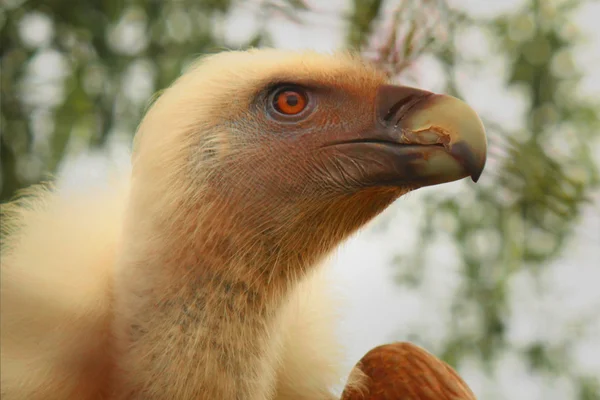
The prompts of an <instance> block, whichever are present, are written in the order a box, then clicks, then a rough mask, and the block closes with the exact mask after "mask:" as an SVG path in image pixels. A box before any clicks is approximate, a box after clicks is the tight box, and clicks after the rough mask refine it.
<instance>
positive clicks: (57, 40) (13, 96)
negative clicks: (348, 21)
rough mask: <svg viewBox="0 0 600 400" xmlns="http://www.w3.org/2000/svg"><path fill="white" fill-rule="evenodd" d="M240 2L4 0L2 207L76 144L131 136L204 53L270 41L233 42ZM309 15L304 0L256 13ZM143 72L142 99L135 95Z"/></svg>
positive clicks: (269, 5) (267, 5) (0, 11)
mask: <svg viewBox="0 0 600 400" xmlns="http://www.w3.org/2000/svg"><path fill="white" fill-rule="evenodd" d="M234 3H239V2H234V1H232V0H197V1H178V0H171V1H162V0H128V1H124V0H86V1H67V0H29V1H21V0H6V1H3V2H2V3H1V5H0V7H1V8H0V28H1V30H2V35H1V46H0V59H1V63H2V65H1V66H2V77H1V79H2V81H1V87H2V93H1V99H2V109H1V112H2V113H1V132H2V136H1V140H0V145H1V149H0V156H1V165H2V174H1V178H2V180H1V182H0V184H1V190H0V201H6V200H8V199H10V198H11V197H12V196H13V195H14V193H15V191H16V190H18V189H19V188H22V187H25V186H28V185H30V184H31V183H35V182H38V181H40V180H41V179H44V178H45V174H47V173H54V172H56V170H57V168H58V167H59V165H60V162H61V161H62V160H63V159H64V156H65V154H66V153H67V152H68V148H69V147H70V146H71V147H79V148H81V147H88V146H89V147H102V146H104V145H105V144H106V143H107V141H108V140H110V137H111V134H113V133H115V132H117V133H119V132H127V133H129V134H130V135H132V134H133V132H135V128H136V125H137V123H138V122H139V120H140V117H141V115H142V113H143V110H144V108H145V106H146V105H147V104H148V99H149V98H150V96H151V95H152V94H153V93H154V92H155V91H156V90H159V89H162V88H165V87H166V86H168V85H169V84H170V83H171V82H172V81H173V80H174V79H175V78H176V77H177V76H178V75H180V74H181V72H182V70H183V69H184V68H185V66H186V64H187V63H188V62H189V61H191V60H193V59H194V58H196V57H197V56H199V55H201V54H205V53H210V52H217V51H219V50H222V49H223V48H240V47H241V48H245V47H247V46H259V45H262V44H265V43H268V39H269V38H268V35H267V33H266V32H265V31H264V30H261V31H259V32H256V33H255V34H254V35H252V36H249V37H248V41H247V43H245V44H242V45H241V46H240V45H236V46H230V45H229V44H228V43H226V40H225V38H224V35H223V33H222V29H221V26H222V22H223V19H224V18H225V16H226V14H227V12H228V11H229V10H230V9H231V7H232V6H233V5H234ZM305 8H306V6H305V5H304V3H303V1H301V0H287V1H283V2H282V1H273V2H271V1H263V2H261V3H260V7H259V8H258V9H257V12H259V13H262V15H263V18H266V17H268V15H269V13H273V12H282V13H284V14H286V15H288V16H293V15H294V12H295V11H296V10H300V9H305ZM51 70H53V71H54V72H52V71H51ZM40 71H41V72H42V73H41V75H40ZM140 73H141V74H143V75H144V76H145V77H146V81H147V82H144V83H145V84H146V94H145V96H144V94H143V93H142V95H143V96H142V98H139V95H137V96H136V95H135V94H133V95H132V94H131V93H129V92H128V85H130V84H131V82H132V80H135V79H136V75H139V74H140Z"/></svg>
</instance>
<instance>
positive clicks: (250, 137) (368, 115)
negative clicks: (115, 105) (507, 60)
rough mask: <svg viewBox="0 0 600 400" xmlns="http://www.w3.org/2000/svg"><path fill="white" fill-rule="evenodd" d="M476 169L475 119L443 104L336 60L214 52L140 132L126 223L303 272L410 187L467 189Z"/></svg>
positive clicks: (480, 148) (459, 106) (480, 151)
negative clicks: (223, 242)
mask: <svg viewBox="0 0 600 400" xmlns="http://www.w3.org/2000/svg"><path fill="white" fill-rule="evenodd" d="M485 161H486V136H485V132H484V127H483V125H482V122H481V120H480V119H479V118H478V116H477V115H476V113H475V112H474V111H473V110H472V109H471V108H470V107H469V106H468V105H466V104H465V103H464V102H462V101H460V100H458V99H456V98H454V97H451V96H447V95H439V94H434V93H431V92H428V91H424V90H419V89H415V88H410V87H405V86H395V85H391V84H390V83H389V82H388V81H387V79H386V77H385V76H384V75H383V73H381V72H379V71H378V70H376V69H375V68H374V67H373V66H370V65H368V64H366V63H365V62H364V61H361V60H360V59H359V58H357V57H354V56H351V55H347V54H333V55H325V54H318V53H313V52H304V53H297V52H286V51H281V50H269V49H265V50H252V51H245V52H235V51H232V52H225V53H220V54H217V55H211V56H208V57H206V58H204V59H202V60H200V62H199V63H197V64H196V65H194V66H192V67H191V68H190V69H189V70H188V71H187V72H186V73H185V74H184V75H183V76H182V77H180V78H179V79H178V80H177V81H176V82H175V83H174V84H173V85H172V86H171V87H170V88H168V89H167V90H166V91H165V92H164V93H163V94H162V95H161V96H160V97H159V98H158V100H157V101H156V102H155V103H154V104H153V105H152V107H151V109H150V110H149V112H148V113H147V115H146V117H145V118H144V120H143V121H142V123H141V126H140V129H139V131H138V135H137V138H136V143H135V152H134V157H133V175H132V176H133V182H132V184H133V187H134V190H133V191H132V193H133V194H132V196H133V197H134V198H133V199H132V201H133V202H134V203H135V207H134V208H133V210H134V211H132V213H130V214H131V215H133V218H135V219H136V221H137V222H138V223H137V224H136V225H137V226H142V225H143V224H140V223H139V221H140V219H145V216H147V215H148V213H152V214H154V216H155V217H156V218H154V219H153V220H154V221H157V223H159V224H161V226H163V227H164V226H166V225H165V224H167V225H168V224H170V223H173V222H177V223H179V224H181V223H182V222H183V220H185V221H188V222H189V224H188V226H189V229H188V230H185V229H184V230H181V229H180V230H179V231H182V232H184V233H185V234H186V235H188V236H189V233H190V231H197V230H198V229H197V227H200V228H201V229H202V231H203V232H213V236H214V235H216V233H214V232H217V231H222V232H225V231H226V232H227V233H226V234H225V233H224V235H226V236H227V242H228V243H229V245H231V246H233V247H236V248H237V249H238V250H240V246H250V247H252V250H251V251H252V253H253V257H258V256H259V254H265V255H266V256H268V257H272V256H273V254H274V253H277V257H279V258H280V260H281V261H286V262H287V263H288V264H289V262H293V261H299V262H301V263H302V264H304V265H306V264H307V263H311V262H313V261H315V257H318V256H319V255H322V254H324V253H326V252H327V251H328V250H330V249H331V248H332V247H333V246H334V245H335V244H337V243H339V242H340V240H342V239H343V238H344V237H346V236H347V235H349V234H350V233H352V232H353V231H355V230H356V229H357V228H359V227H360V226H361V225H363V224H364V223H366V222H367V221H369V220H370V219H372V218H373V217H374V216H375V215H376V214H378V213H379V212H381V211H382V210H383V209H385V208H386V207H387V206H388V205H389V204H390V203H391V202H393V201H394V200H395V199H397V198H398V197H399V196H401V195H403V194H405V193H407V192H409V191H411V190H414V189H417V188H419V187H423V186H429V185H436V184H440V183H445V182H451V181H455V180H458V179H461V178H465V177H471V178H472V179H473V180H474V181H477V179H478V178H479V176H480V174H481V173H482V170H483V168H484V164H485ZM136 185H137V187H138V189H139V190H135V188H136ZM199 205H201V207H200V206H199ZM178 215H179V216H180V218H177V216H178ZM179 226H181V225H179ZM163 231H164V230H163ZM232 232H236V234H232ZM175 236H178V235H175ZM248 238H251V240H248ZM174 239H176V240H179V239H181V237H177V238H174ZM205 239H206V238H205ZM250 243H251V244H250ZM257 246H258V247H257ZM261 248H262V249H263V250H265V251H264V252H261V251H260V250H259V249H261ZM248 251H250V249H248ZM238 253H239V252H238Z"/></svg>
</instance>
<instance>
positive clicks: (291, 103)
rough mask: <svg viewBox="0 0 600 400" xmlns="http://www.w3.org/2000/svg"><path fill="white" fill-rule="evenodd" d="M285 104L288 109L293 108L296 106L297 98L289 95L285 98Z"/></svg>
mask: <svg viewBox="0 0 600 400" xmlns="http://www.w3.org/2000/svg"><path fill="white" fill-rule="evenodd" d="M285 101H286V103H287V105H288V106H290V107H295V106H297V105H298V96H294V95H289V96H287V98H286V99H285Z"/></svg>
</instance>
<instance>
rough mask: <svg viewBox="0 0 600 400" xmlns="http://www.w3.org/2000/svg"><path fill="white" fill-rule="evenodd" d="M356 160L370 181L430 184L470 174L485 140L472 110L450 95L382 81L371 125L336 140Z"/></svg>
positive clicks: (481, 160)
mask: <svg viewBox="0 0 600 400" xmlns="http://www.w3.org/2000/svg"><path fill="white" fill-rule="evenodd" d="M340 145H341V146H342V148H343V152H344V153H345V155H346V156H350V157H352V158H353V159H355V160H360V161H361V164H362V165H363V168H364V170H365V171H366V173H367V175H368V177H365V178H367V180H368V181H369V182H368V183H369V185H370V186H373V185H384V186H398V185H412V186H418V187H422V186H430V185H436V184H440V183H445V182H452V181H456V180H459V179H462V178H465V177H469V176H470V177H471V179H472V180H473V181H474V182H477V180H478V179H479V177H480V176H481V173H482V172H483V168H484V166H485V162H486V153H487V140H486V135H485V129H484V127H483V124H482V122H481V120H480V119H479V117H478V116H477V114H476V113H475V111H474V110H473V109H472V108H471V107H469V106H468V105H467V104H466V103H464V102H463V101H461V100H459V99H457V98H455V97H452V96H448V95H439V94H434V93H431V92H428V91H424V90H419V89H415V88H410V87H406V86H392V85H383V86H381V87H380V88H379V91H378V93H377V105H376V116H375V121H374V126H373V127H372V128H369V129H367V130H364V131H362V132H361V133H359V134H358V136H356V135H354V137H353V138H348V140H344V141H340V142H337V144H336V147H338V149H340V150H342V148H340V147H339V146H340Z"/></svg>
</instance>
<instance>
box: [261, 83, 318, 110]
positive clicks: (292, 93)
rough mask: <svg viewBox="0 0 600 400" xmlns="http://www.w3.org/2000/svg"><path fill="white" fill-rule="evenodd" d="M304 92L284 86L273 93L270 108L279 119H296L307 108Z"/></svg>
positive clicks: (306, 97)
mask: <svg viewBox="0 0 600 400" xmlns="http://www.w3.org/2000/svg"><path fill="white" fill-rule="evenodd" d="M309 100H310V99H309V98H308V95H307V94H306V91H304V90H303V89H301V88H299V87H294V86H284V87H280V88H278V89H277V90H275V91H274V92H273V95H272V96H271V101H270V105H271V108H272V109H273V110H274V111H275V113H277V114H278V115H279V116H281V117H287V118H289V117H297V116H299V115H300V114H302V113H303V111H305V110H306V109H307V108H308V106H309Z"/></svg>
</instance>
